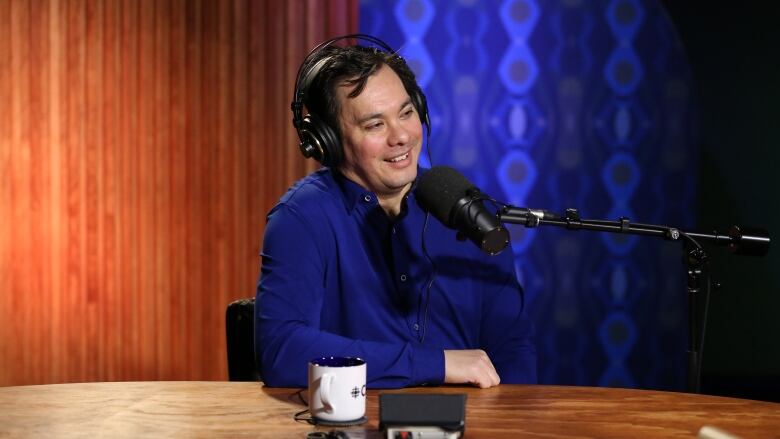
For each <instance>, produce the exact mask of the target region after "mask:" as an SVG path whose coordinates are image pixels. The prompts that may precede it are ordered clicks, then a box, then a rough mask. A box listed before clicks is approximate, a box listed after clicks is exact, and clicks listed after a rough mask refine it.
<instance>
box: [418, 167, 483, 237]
mask: <svg viewBox="0 0 780 439" xmlns="http://www.w3.org/2000/svg"><path fill="white" fill-rule="evenodd" d="M473 187H474V185H473V184H471V182H470V181H468V180H467V179H466V177H464V176H463V174H461V173H460V172H458V171H456V170H455V169H452V168H450V167H448V166H434V167H432V168H431V169H429V170H428V171H427V172H425V173H424V174H423V175H422V177H420V181H419V182H418V183H417V188H416V189H415V191H414V194H415V196H416V197H417V200H418V202H419V203H420V206H421V207H422V208H423V210H425V211H427V212H430V213H431V214H433V216H434V217H436V219H438V220H439V221H441V222H442V223H444V224H445V225H446V226H448V227H452V228H455V225H454V224H453V218H452V208H453V207H455V205H456V204H457V203H458V201H459V200H461V199H462V198H464V197H466V196H467V195H468V193H467V192H468V190H469V189H471V188H473Z"/></svg>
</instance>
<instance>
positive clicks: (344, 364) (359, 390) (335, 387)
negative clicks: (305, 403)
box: [309, 357, 366, 422]
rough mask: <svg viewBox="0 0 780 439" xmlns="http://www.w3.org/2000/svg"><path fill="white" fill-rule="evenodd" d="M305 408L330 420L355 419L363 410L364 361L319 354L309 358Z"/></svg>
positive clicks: (361, 416) (361, 415)
mask: <svg viewBox="0 0 780 439" xmlns="http://www.w3.org/2000/svg"><path fill="white" fill-rule="evenodd" d="M309 412H310V413H311V416H312V417H313V418H316V419H318V420H322V421H331V422H351V421H356V420H359V419H361V418H363V416H365V414H366V362H365V361H364V360H361V359H360V358H351V357H323V358H317V359H314V360H311V361H310V362H309Z"/></svg>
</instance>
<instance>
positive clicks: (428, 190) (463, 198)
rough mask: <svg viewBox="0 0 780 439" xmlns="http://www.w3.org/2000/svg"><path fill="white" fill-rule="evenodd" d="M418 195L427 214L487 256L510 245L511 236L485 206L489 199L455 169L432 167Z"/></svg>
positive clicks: (416, 193)
mask: <svg viewBox="0 0 780 439" xmlns="http://www.w3.org/2000/svg"><path fill="white" fill-rule="evenodd" d="M414 194H415V196H416V197H417V201H418V202H419V204H420V207H422V209H423V210H424V211H426V212H430V213H431V214H433V216H434V217H436V219H438V220H439V221H441V222H442V223H443V224H444V225H445V226H447V227H449V228H451V229H455V230H457V231H458V237H459V239H463V238H462V237H464V236H465V237H467V238H469V239H471V241H473V242H474V243H475V244H476V245H477V247H479V248H480V249H481V250H482V251H484V252H485V253H487V254H490V255H496V254H498V253H500V252H501V251H502V250H503V249H504V248H506V246H507V245H508V244H509V232H508V231H507V230H506V228H504V226H503V225H502V224H501V222H500V221H499V220H498V217H497V216H496V215H495V214H491V213H490V212H489V211H488V210H487V209H486V208H485V206H484V205H483V204H482V200H483V199H484V198H485V196H484V195H483V194H482V192H480V190H479V189H478V188H477V187H476V186H474V185H473V184H471V182H470V181H468V180H467V179H466V177H464V176H463V175H462V174H461V173H460V172H458V171H456V170H455V169H452V168H450V167H447V166H434V167H432V168H431V169H430V170H428V171H427V172H426V173H424V174H423V175H422V177H420V181H419V182H418V183H417V188H416V189H415V190H414Z"/></svg>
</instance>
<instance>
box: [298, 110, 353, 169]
mask: <svg viewBox="0 0 780 439" xmlns="http://www.w3.org/2000/svg"><path fill="white" fill-rule="evenodd" d="M300 133H301V137H302V139H301V144H300V148H301V152H302V153H303V155H304V156H305V157H307V158H309V157H311V158H313V159H315V160H317V161H319V162H320V163H322V165H323V166H329V167H337V166H338V165H340V164H341V160H342V155H343V153H342V151H341V144H340V142H339V140H338V136H337V135H336V133H335V132H333V129H332V128H331V127H329V126H328V124H327V123H325V122H323V121H321V120H320V119H319V118H318V117H317V116H315V115H313V114H307V115H306V117H304V118H303V121H302V123H301V129H300Z"/></svg>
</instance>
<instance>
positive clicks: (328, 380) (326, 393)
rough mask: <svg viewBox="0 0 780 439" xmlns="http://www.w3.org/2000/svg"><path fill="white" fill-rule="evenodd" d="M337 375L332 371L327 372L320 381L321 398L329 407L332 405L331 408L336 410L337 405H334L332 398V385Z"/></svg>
mask: <svg viewBox="0 0 780 439" xmlns="http://www.w3.org/2000/svg"><path fill="white" fill-rule="evenodd" d="M334 377H335V376H334V375H333V374H330V373H326V374H323V375H322V379H321V381H320V399H322V403H323V404H324V405H326V406H328V407H330V410H331V411H333V410H335V407H333V403H332V402H331V400H330V385H331V384H332V383H333V378H334Z"/></svg>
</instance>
